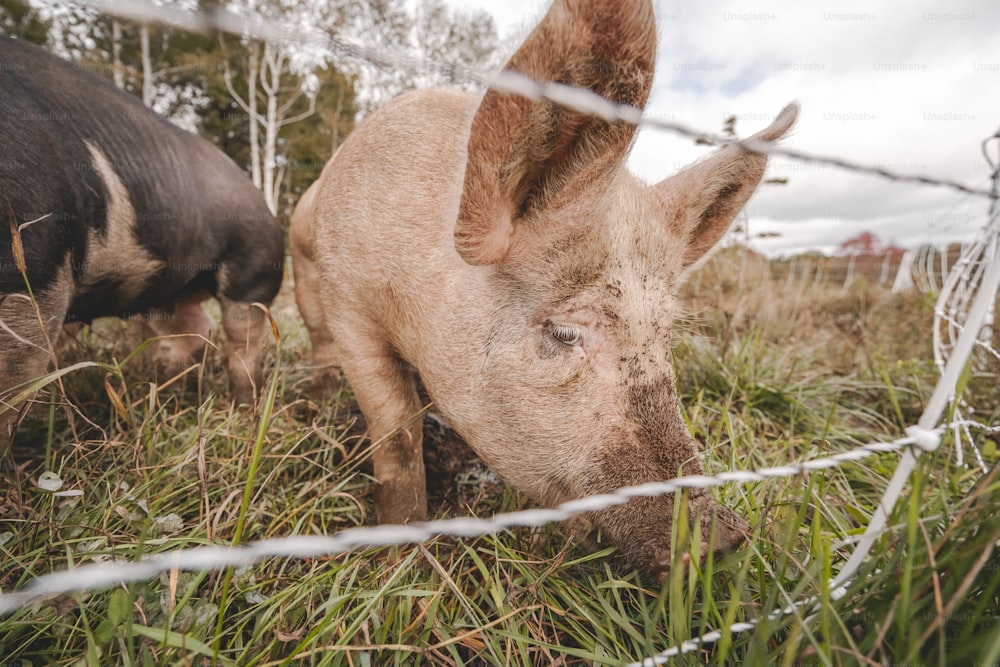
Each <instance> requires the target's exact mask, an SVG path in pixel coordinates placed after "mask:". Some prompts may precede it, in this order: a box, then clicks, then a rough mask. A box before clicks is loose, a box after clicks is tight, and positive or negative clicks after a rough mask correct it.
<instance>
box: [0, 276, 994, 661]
mask: <svg viewBox="0 0 1000 667" xmlns="http://www.w3.org/2000/svg"><path fill="white" fill-rule="evenodd" d="M710 266H711V265H710ZM771 288H772V289H777V288H776V287H774V286H773V285H772V286H771ZM859 289H864V290H865V291H864V292H863V293H861V292H859V293H857V294H854V293H849V294H848V295H846V296H844V295H840V294H839V290H837V291H836V293H833V292H831V293H830V294H811V295H809V298H808V299H805V300H803V301H802V302H801V303H781V304H780V312H775V313H766V312H764V311H762V310H759V309H755V308H750V309H746V308H744V312H753V313H756V314H755V315H754V316H752V317H747V316H741V317H735V316H734V313H735V312H736V311H737V309H735V308H733V307H732V306H733V304H732V303H731V302H727V301H726V299H725V298H722V297H719V299H718V301H717V302H716V303H715V304H713V306H712V307H711V308H700V307H699V308H698V313H699V317H700V319H695V318H693V317H692V318H689V320H688V321H687V323H686V324H685V327H684V328H685V332H683V333H681V334H679V335H678V342H677V345H676V346H675V357H676V365H677V369H678V373H677V375H678V382H679V385H680V389H681V393H682V397H683V401H684V406H685V414H686V417H687V419H688V422H689V426H690V429H691V431H692V433H693V434H694V435H695V437H696V438H697V439H698V440H699V441H700V442H701V443H702V445H703V448H704V450H705V467H706V472H707V473H717V472H721V471H724V470H741V469H756V468H761V467H765V466H775V465H783V464H786V463H788V462H791V461H802V460H807V459H811V458H816V457H819V456H825V455H828V454H831V453H836V452H840V451H844V450H846V449H850V448H853V447H855V446H857V445H859V444H864V443H867V442H872V441H877V440H891V439H895V438H898V437H900V436H901V435H902V428H903V427H904V426H907V425H910V424H912V423H914V422H915V420H916V418H917V417H918V416H919V414H920V411H921V410H922V408H923V403H924V401H925V400H926V399H927V397H928V396H929V394H930V390H931V389H932V387H933V383H934V382H935V381H936V374H935V371H934V369H933V365H932V364H931V363H930V362H929V361H928V360H929V357H930V351H929V349H925V346H927V338H928V336H927V335H926V332H928V331H929V327H930V307H929V304H928V303H927V302H926V300H925V299H922V298H919V297H914V296H906V297H899V296H890V295H886V294H882V293H880V292H878V291H877V290H875V289H873V288H871V287H867V286H865V287H863V288H859ZM772 296H773V295H772ZM740 298H751V299H752V298H754V294H751V295H748V296H745V297H740ZM760 298H762V299H764V298H767V297H760ZM287 299H288V297H287V296H283V297H282V299H281V300H280V301H279V302H278V304H277V305H276V306H275V309H274V313H275V317H276V319H277V320H278V325H279V328H280V329H281V331H282V341H281V344H280V349H278V350H277V354H276V355H274V354H272V364H273V368H272V370H274V371H275V372H273V373H272V376H271V377H272V381H271V383H270V384H269V385H268V387H267V388H266V389H267V390H268V391H269V392H270V395H269V396H268V397H267V398H266V399H265V401H264V402H263V407H262V408H260V409H258V412H257V413H256V414H249V413H247V412H245V411H241V410H233V409H231V408H230V407H229V406H228V404H227V403H226V402H225V401H224V399H222V398H220V396H224V395H225V382H226V381H225V377H224V373H223V372H222V371H221V366H222V364H221V360H220V358H219V355H218V353H217V352H216V351H211V352H210V353H209V355H208V357H209V358H208V360H207V364H206V366H205V367H204V369H202V370H201V371H199V377H193V374H192V377H191V378H190V381H189V382H188V386H187V388H186V390H185V391H181V390H180V388H179V387H178V386H177V385H178V384H179V383H175V385H173V386H170V387H167V388H161V387H155V388H154V387H151V385H150V383H149V377H150V375H149V373H150V369H149V368H147V367H146V366H145V362H144V361H143V359H142V357H141V356H140V355H137V356H131V357H130V356H129V355H130V353H131V352H132V351H133V349H134V347H135V346H134V345H132V344H129V343H125V342H122V339H123V337H122V335H121V331H122V330H123V326H124V325H122V324H120V323H106V324H102V325H101V326H99V327H97V328H95V330H94V331H92V332H90V333H87V334H84V335H83V336H82V337H81V341H80V342H79V343H77V344H75V345H73V346H71V347H70V349H69V350H68V352H67V355H66V356H67V358H66V360H65V362H64V363H67V364H69V363H73V362H76V361H83V360H87V359H94V360H97V361H100V362H101V364H102V365H101V366H92V365H88V366H85V367H81V368H79V369H78V370H76V371H73V372H71V373H68V374H66V375H65V376H64V378H63V380H64V385H65V388H66V389H65V391H66V395H65V396H62V395H60V394H59V392H57V391H55V390H54V389H51V388H50V390H49V391H48V392H42V394H40V395H39V397H38V399H37V400H38V404H36V405H35V406H34V407H33V409H32V412H31V415H30V419H29V421H28V422H27V426H26V428H25V430H24V432H23V433H22V434H21V436H20V437H19V440H18V444H17V446H16V448H15V458H14V460H13V463H14V464H15V465H14V467H13V469H7V468H5V469H4V473H3V475H4V479H3V480H0V542H2V544H0V589H2V590H3V591H5V592H10V591H13V590H17V589H19V588H21V587H23V586H25V585H26V584H28V583H29V582H30V581H31V580H32V579H34V578H35V577H38V576H40V575H43V574H45V573H47V572H52V571H57V570H64V569H66V568H69V567H76V566H81V565H85V564H87V563H90V562H95V561H98V562H99V561H107V560H110V559H123V560H134V559H137V558H139V557H141V556H143V555H149V554H156V553H163V552H167V551H171V550H174V549H180V548H184V547H192V546H197V545H231V544H234V543H245V542H247V541H253V540H259V539H264V538H271V537H279V536H287V535H307V534H332V533H335V532H337V531H339V530H342V529H344V528H349V527H354V526H358V525H365V524H370V523H371V520H372V519H371V517H372V516H373V515H372V507H371V496H372V488H371V479H370V477H369V470H368V468H367V467H366V465H365V461H366V456H365V454H366V451H367V450H366V446H367V443H366V442H365V441H364V440H363V439H361V438H360V437H359V436H358V435H357V433H356V429H355V430H352V429H351V428H350V426H351V425H350V421H349V419H348V418H347V417H346V416H345V415H346V414H347V413H346V410H345V406H346V401H347V399H348V398H349V396H348V395H347V394H344V395H343V396H341V397H340V399H339V400H338V401H330V402H326V403H322V404H317V403H316V402H315V401H314V400H312V398H311V397H310V390H309V383H308V371H307V369H306V368H305V364H304V361H303V360H304V359H306V355H307V341H306V340H305V336H304V333H303V328H302V326H301V324H300V323H299V322H298V321H297V318H296V315H295V312H294V308H293V307H292V306H291V305H290V304H289V302H288V300H287ZM788 301H792V300H791V299H789V300H788ZM736 305H737V306H739V304H736ZM744 305H745V304H744ZM692 310H694V308H692ZM790 327H791V328H790ZM921 331H922V332H925V334H924V335H919V332H921ZM894 332H895V333H894ZM914 332H917V333H914ZM117 360H121V363H118V361H117ZM996 391H997V390H996V382H995V373H991V372H990V371H989V369H986V370H979V371H977V373H976V374H975V375H974V377H972V378H971V380H970V383H969V392H970V393H969V394H968V398H969V400H970V403H971V404H973V405H976V406H978V407H979V408H980V412H979V413H978V416H979V417H980V418H982V419H983V420H989V419H990V418H992V419H993V420H994V423H995V421H996V418H997V416H998V415H996V414H995V413H996V410H997V403H996V400H995V393H996ZM110 395H114V396H115V397H117V400H109V396H110ZM116 404H117V407H116ZM976 437H977V438H978V443H979V445H980V447H981V449H982V450H983V451H984V453H985V455H986V457H987V462H988V463H989V464H990V465H993V464H994V463H995V461H996V440H997V436H996V435H995V434H994V435H990V434H982V433H977V434H976ZM898 459H899V455H898V454H883V455H877V456H873V457H870V458H868V459H866V460H864V461H862V462H860V463H853V464H847V465H844V466H842V467H838V468H833V469H828V470H825V471H822V472H817V473H813V474H812V475H809V476H794V477H789V478H783V479H772V480H768V481H764V482H757V483H752V484H743V485H727V486H724V487H721V488H717V489H715V490H714V491H713V492H714V493H715V494H716V497H717V498H718V499H720V500H721V501H722V502H724V503H725V504H726V505H727V506H729V507H732V508H733V509H734V510H736V511H737V512H739V513H740V514H742V515H743V516H745V517H747V518H748V519H749V520H750V522H751V524H752V525H753V526H754V531H753V534H752V536H751V539H750V540H749V542H748V544H747V545H746V547H745V548H743V549H742V550H740V551H738V552H737V553H735V554H731V555H729V556H726V557H725V558H723V559H721V560H717V561H709V562H705V563H700V562H699V561H698V558H697V557H692V554H691V553H690V551H691V549H692V547H691V545H692V544H694V545H697V544H698V543H699V540H697V539H695V538H694V536H693V535H692V533H693V532H694V531H696V530H697V528H698V527H697V526H688V525H686V524H685V523H684V522H683V521H677V522H675V526H674V551H675V553H674V567H673V568H672V570H671V574H670V576H669V577H668V579H667V581H665V582H664V583H663V585H662V586H654V585H652V584H651V583H650V582H648V581H644V580H642V579H641V578H640V576H639V575H638V574H637V573H636V572H634V571H631V570H629V569H627V568H624V567H623V566H621V565H619V564H618V563H617V562H616V561H615V560H614V558H613V556H612V554H611V550H610V549H605V550H601V551H596V552H592V551H589V550H588V549H587V548H586V547H585V546H584V545H583V541H581V540H578V539H575V538H574V537H573V534H574V533H573V531H572V530H568V529H563V528H562V527H560V526H547V527H545V528H544V529H526V528H524V529H514V530H509V531H505V532H503V533H500V534H497V535H494V536H485V537H480V538H475V539H458V538H450V537H440V538H436V539H433V540H430V541H428V542H425V543H423V544H415V545H404V546H400V547H393V548H387V549H372V550H365V551H357V552H353V553H350V554H341V555H335V556H330V557H324V558H310V559H277V558H274V559H266V560H264V561H261V562H259V563H257V564H255V565H254V566H252V567H247V568H241V569H228V570H223V571H219V572H177V571H172V572H164V573H163V574H161V575H160V576H159V577H158V578H155V579H152V580H148V581H142V582H136V583H132V584H129V585H127V586H118V587H116V588H114V589H110V590H99V591H83V592H79V593H77V594H75V595H70V596H59V597H54V598H51V599H46V600H43V601H40V602H37V603H34V604H32V605H30V606H28V607H27V608H24V609H22V610H20V611H18V612H16V613H14V614H11V615H9V616H7V617H5V618H2V619H0V656H2V658H0V662H3V663H4V664H33V665H37V664H57V665H104V664H121V665H174V664H176V665H192V664H194V665H202V664H220V665H226V664H235V665H260V666H263V665H284V664H292V665H298V664H306V665H396V664H399V665H412V664H421V665H460V664H468V665H619V664H623V663H627V662H629V661H633V660H638V659H641V658H643V657H644V656H648V655H653V654H656V653H658V652H660V651H662V650H664V649H666V648H668V647H670V646H672V645H674V644H677V643H680V642H682V641H685V640H688V639H690V638H692V637H696V636H699V635H701V634H704V633H706V632H710V631H712V630H715V629H718V628H725V627H728V626H729V625H730V624H732V623H734V622H738V621H748V620H752V619H762V620H761V621H760V623H759V625H758V626H757V628H756V629H755V630H753V631H752V632H748V633H741V634H737V635H733V636H729V635H727V634H724V635H723V638H722V640H721V641H719V642H718V643H716V644H715V645H713V646H706V647H704V648H703V649H702V650H699V651H696V652H694V653H692V654H688V655H686V656H683V657H681V658H679V659H676V660H675V664H681V665H695V664H697V665H702V664H713V665H743V664H746V665H757V664H761V665H764V664H766V665H802V664H818V665H880V664H920V665H963V664H976V663H979V664H996V663H998V662H1000V639H998V637H1000V621H998V608H1000V604H998V596H1000V557H998V556H997V554H996V544H997V542H998V540H1000V479H998V478H997V475H996V474H994V473H995V470H994V472H992V473H990V474H988V475H982V474H981V473H979V472H978V471H976V470H973V469H969V468H959V467H956V466H955V465H954V464H953V463H952V460H953V444H952V442H951V441H950V436H946V438H945V442H944V443H943V445H942V447H941V448H940V449H939V450H938V451H937V452H935V453H933V454H927V455H923V456H921V457H920V459H919V461H918V466H917V471H916V472H915V474H914V476H913V478H912V479H911V480H910V484H909V485H908V486H907V491H906V493H905V494H904V497H903V499H902V501H901V502H900V504H899V506H898V507H897V508H896V510H895V512H894V513H893V515H892V517H891V519H890V525H891V527H892V529H891V530H890V531H888V532H887V533H886V534H885V535H884V536H883V537H882V538H880V540H879V541H878V542H877V544H876V546H875V548H874V550H873V553H872V555H871V557H870V558H869V559H868V561H867V562H866V564H865V566H864V567H863V569H862V571H861V573H860V574H859V576H858V577H857V578H856V579H855V580H854V582H853V583H852V584H851V585H850V586H849V589H848V591H847V593H846V595H842V596H839V595H835V594H834V592H832V591H830V590H829V586H828V583H827V582H828V581H829V579H830V577H831V576H832V575H833V574H835V573H836V572H837V571H838V570H839V568H840V567H841V566H842V564H843V563H844V561H845V560H846V558H847V557H848V556H849V555H850V553H851V551H852V548H853V546H852V545H853V540H855V539H856V538H857V537H858V536H859V535H860V534H861V533H862V532H863V530H864V528H865V526H866V525H867V524H868V521H869V518H870V517H871V515H872V513H873V511H874V507H875V505H876V503H877V502H878V501H879V499H880V498H881V496H882V493H883V492H884V490H885V487H886V484H887V482H888V479H889V478H890V477H891V476H892V474H893V471H894V470H895V466H896V463H897V461H898ZM44 471H52V472H54V473H56V474H57V475H58V476H59V477H60V478H61V480H62V482H63V488H64V489H80V490H82V491H83V495H82V496H80V497H78V498H59V497H55V496H54V495H53V494H52V492H50V491H44V490H42V489H39V488H38V487H37V486H36V482H37V480H38V478H39V475H41V473H42V472H44ZM445 479H446V482H447V483H446V484H445V485H444V486H443V487H442V488H439V489H437V490H436V494H435V495H434V497H435V498H436V499H437V500H436V503H435V507H439V508H444V509H439V511H438V515H439V516H460V515H468V514H473V515H477V516H488V515H490V514H493V513H495V512H498V511H507V510H514V509H520V508H522V507H525V506H527V503H526V502H525V500H524V499H523V498H522V497H521V496H520V495H519V494H517V493H516V492H514V491H513V490H511V489H509V488H505V487H503V486H501V485H499V484H496V483H493V482H490V481H489V478H488V477H484V476H482V475H476V474H473V475H470V476H468V477H463V476H451V477H445ZM682 500H683V499H682ZM681 504H682V503H675V505H676V506H678V507H680V505H681ZM680 515H681V516H683V513H680ZM811 597H815V598H816V599H817V604H816V605H815V607H812V608H801V609H799V610H798V611H796V612H795V613H792V614H787V615H783V616H780V617H776V618H774V619H768V615H769V614H770V613H772V612H774V611H776V610H780V609H782V608H785V607H786V606H788V605H789V604H791V603H792V602H795V601H802V600H807V599H809V598H811ZM18 661H20V662H18Z"/></svg>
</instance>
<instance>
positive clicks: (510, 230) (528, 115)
mask: <svg viewBox="0 0 1000 667" xmlns="http://www.w3.org/2000/svg"><path fill="white" fill-rule="evenodd" d="M655 57H656V24H655V19H654V16H653V9H652V5H651V3H650V2H649V0H614V1H609V0H556V1H555V3H554V4H553V5H552V7H551V9H549V12H548V14H546V15H545V17H544V18H543V19H542V22H541V23H540V24H539V25H538V27H536V28H535V30H534V31H533V32H532V33H531V35H529V36H528V39H527V40H526V41H525V42H524V44H523V45H522V46H521V48H520V49H518V51H517V53H515V54H514V56H513V57H512V58H511V59H510V61H509V62H508V63H507V69H509V70H513V71H515V72H519V73H521V74H525V75H527V76H529V77H531V78H533V79H536V80H539V81H555V82H557V83H562V84H566V85H569V86H574V87H579V88H586V89H589V90H592V91H594V92H596V93H597V94H599V95H601V96H603V97H605V98H607V99H609V100H611V101H613V102H617V103H620V104H631V105H633V106H636V107H638V108H642V107H643V106H645V104H646V98H647V97H648V96H649V89H650V85H651V83H652V79H653V64H654V61H655ZM634 134H635V126H634V125H631V124H628V123H623V122H613V123H612V122H609V121H606V120H602V119H599V118H596V117H594V116H590V115H587V114H582V113H578V112H575V111H571V110H569V109H566V108H564V107H560V106H558V105H556V104H553V103H551V102H548V101H539V102H535V101H532V100H529V99H528V98H526V97H522V96H520V95H514V94H508V93H501V92H497V91H495V90H489V91H488V92H487V93H486V96H485V97H484V98H483V100H482V102H481V103H480V105H479V109H478V110H477V112H476V115H475V118H474V119H473V121H472V132H471V135H470V136H469V145H468V162H467V163H466V168H465V183H464V187H463V191H462V200H461V204H460V208H459V214H458V222H457V223H456V225H455V248H456V250H457V251H458V254H459V255H461V257H462V259H464V260H465V261H466V262H468V263H469V264H475V265H482V264H495V263H498V262H500V261H501V260H502V259H503V258H504V256H505V255H506V254H507V251H508V250H509V249H510V246H511V244H512V242H513V237H514V228H515V225H517V224H520V223H521V222H533V221H535V220H537V218H538V214H539V213H541V212H543V211H545V210H546V209H547V208H549V207H553V206H555V205H558V204H560V203H561V202H562V201H567V200H568V199H570V198H572V197H574V196H577V195H578V194H579V193H582V192H586V191H588V190H589V191H594V190H598V189H600V188H603V187H606V185H607V183H608V181H609V180H610V178H611V176H612V175H613V173H614V171H615V170H616V169H617V168H618V167H619V166H620V165H621V163H622V161H623V160H624V158H625V155H626V154H627V153H628V150H629V146H630V144H631V142H632V138H633V136H634Z"/></svg>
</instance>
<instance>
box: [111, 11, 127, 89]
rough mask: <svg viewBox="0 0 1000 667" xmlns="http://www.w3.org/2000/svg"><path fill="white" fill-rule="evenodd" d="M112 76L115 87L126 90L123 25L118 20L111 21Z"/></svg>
mask: <svg viewBox="0 0 1000 667" xmlns="http://www.w3.org/2000/svg"><path fill="white" fill-rule="evenodd" d="M111 74H112V76H113V77H114V81H115V86H116V87H117V88H118V89H119V90H125V66H124V65H123V64H122V24H121V22H120V21H118V19H111Z"/></svg>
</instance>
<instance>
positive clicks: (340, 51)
mask: <svg viewBox="0 0 1000 667" xmlns="http://www.w3.org/2000/svg"><path fill="white" fill-rule="evenodd" d="M78 1H79V2H81V4H84V5H87V6H90V7H93V8H94V9H96V10H98V11H100V12H102V13H105V14H108V15H110V16H117V17H119V18H124V19H128V20H132V21H137V22H156V23H163V24H166V25H170V26H173V27H177V28H182V29H185V30H190V31H194V32H211V31H216V30H217V31H221V32H225V33H229V34H233V35H240V36H243V37H250V38H253V39H258V40H261V41H274V42H292V43H297V44H303V43H309V44H311V45H314V46H318V47H325V48H328V49H329V50H330V51H331V52H332V53H334V54H336V55H338V56H340V57H343V58H348V59H351V60H356V61H361V62H364V63H367V64H371V65H375V66H378V67H394V68H399V69H403V70H406V71H409V72H411V73H415V74H416V73H430V74H436V75H438V76H441V77H444V78H446V79H448V80H450V81H453V82H455V83H466V84H468V83H474V84H478V85H480V86H482V87H484V88H485V87H490V88H493V89H494V90H498V91H501V92H506V93H511V94H517V95H523V96H524V97H527V98H529V99H532V100H536V101H539V100H543V99H544V100H548V101H550V102H553V103H555V104H559V105H561V106H563V107H566V108H569V109H572V110H574V111H579V112H581V113H586V114H591V115H594V116H598V117H600V118H603V119H604V120H608V121H612V122H614V121H622V122H626V123H631V124H633V125H637V126H640V127H648V128H655V129H658V130H663V131H666V132H671V133H673V134H677V135H680V136H682V137H685V138H689V139H693V140H696V141H702V142H705V143H711V144H716V145H720V146H724V145H736V146H740V147H742V148H744V149H746V150H749V151H752V152H754V153H763V154H766V155H776V156H781V157H785V158H789V159H792V160H797V161H799V162H805V163H811V164H820V165H826V166H830V167H835V168H839V169H843V170H846V171H852V172H856V173H861V174H868V175H873V176H879V177H882V178H885V179H888V180H891V181H895V182H900V183H911V184H918V185H929V186H935V187H945V188H950V189H953V190H957V191H958V192H962V193H964V194H969V195H976V196H981V197H987V198H990V199H997V197H998V195H997V193H996V192H994V191H993V190H987V189H982V188H977V187H973V186H969V185H966V184H964V183H960V182H958V181H953V180H949V179H943V178H934V177H931V176H927V175H924V174H906V173H901V172H897V171H894V170H891V169H887V168H884V167H879V166H877V165H875V166H873V165H865V164H860V163H857V162H853V161H851V160H847V159H844V158H841V157H833V156H824V155H817V154H813V153H808V152H806V151H802V150H796V149H793V148H787V147H784V146H781V145H778V144H775V143H772V142H768V141H760V140H753V139H739V138H734V137H727V136H723V135H720V134H716V133H713V132H703V131H700V130H697V129H695V128H692V127H690V126H688V125H685V124H683V123H678V122H675V121H668V120H664V119H658V118H654V117H649V116H646V117H644V116H643V112H642V110H641V109H638V108H636V107H634V106H631V105H628V104H617V103H615V102H612V101H610V100H607V99H605V98H604V97H602V96H600V95H598V94H597V93H595V92H593V91H591V90H588V89H585V88H574V87H572V86H567V85H564V84H560V83H554V82H550V81H539V80H536V79H533V78H531V77H529V76H526V75H524V74H520V73H517V72H512V71H509V70H505V71H501V72H498V73H494V74H492V75H488V74H485V73H483V72H478V71H475V70H473V69H471V68H469V67H466V66H464V65H461V64H457V63H440V62H436V61H433V60H429V59H426V58H417V57H415V56H413V55H412V54H407V53H403V52H400V51H393V50H391V49H386V48H379V49H375V48H371V47H366V46H363V45H360V44H356V43H353V42H351V41H349V40H345V39H343V38H339V37H335V36H332V35H330V34H328V33H325V32H323V31H320V30H317V29H315V28H303V27H302V26H296V27H287V26H282V25H280V24H276V23H275V22H272V21H264V20H262V19H260V18H258V17H247V16H241V15H239V14H236V13H234V12H230V11H225V10H223V9H214V10H209V11H200V12H188V11H185V10H183V9H180V8H174V7H169V6H166V5H153V4H151V3H150V2H147V1H146V0H78Z"/></svg>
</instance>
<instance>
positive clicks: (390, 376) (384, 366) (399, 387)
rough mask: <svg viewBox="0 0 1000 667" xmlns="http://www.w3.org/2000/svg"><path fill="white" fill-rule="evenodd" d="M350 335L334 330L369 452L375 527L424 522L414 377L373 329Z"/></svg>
mask: <svg viewBox="0 0 1000 667" xmlns="http://www.w3.org/2000/svg"><path fill="white" fill-rule="evenodd" d="M366 328H367V327H366V326H365V325H360V326H358V323H355V324H354V325H353V326H352V329H353V330H351V331H348V330H346V328H345V327H343V326H340V327H338V330H337V332H336V336H335V338H336V341H337V347H338V349H339V350H340V351H344V350H350V354H338V355H337V356H338V357H339V358H340V359H341V360H342V363H343V370H344V374H345V375H346V377H347V381H348V383H349V384H350V385H351V389H352V390H353V391H354V397H355V398H356V399H357V401H358V405H359V406H360V407H361V411H362V412H363V413H364V414H365V418H366V419H367V420H368V429H369V437H370V438H371V441H372V445H373V447H374V451H373V453H372V463H373V464H374V466H375V479H376V480H377V481H378V486H377V487H376V489H375V511H376V513H377V515H378V521H379V523H407V522H410V521H423V520H425V519H426V518H427V476H426V473H425V471H424V456H423V430H422V428H423V420H422V419H421V413H420V407H421V405H420V396H419V395H418V394H417V384H416V373H415V371H414V370H413V368H412V367H411V366H410V365H409V364H407V363H405V362H404V361H403V360H402V359H400V358H399V356H398V355H397V354H396V352H395V350H393V349H392V347H391V346H390V345H389V343H388V342H387V341H385V340H384V339H383V338H382V337H381V336H379V334H378V332H377V330H376V327H375V326H374V325H373V326H372V330H370V331H364V329H366Z"/></svg>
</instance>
